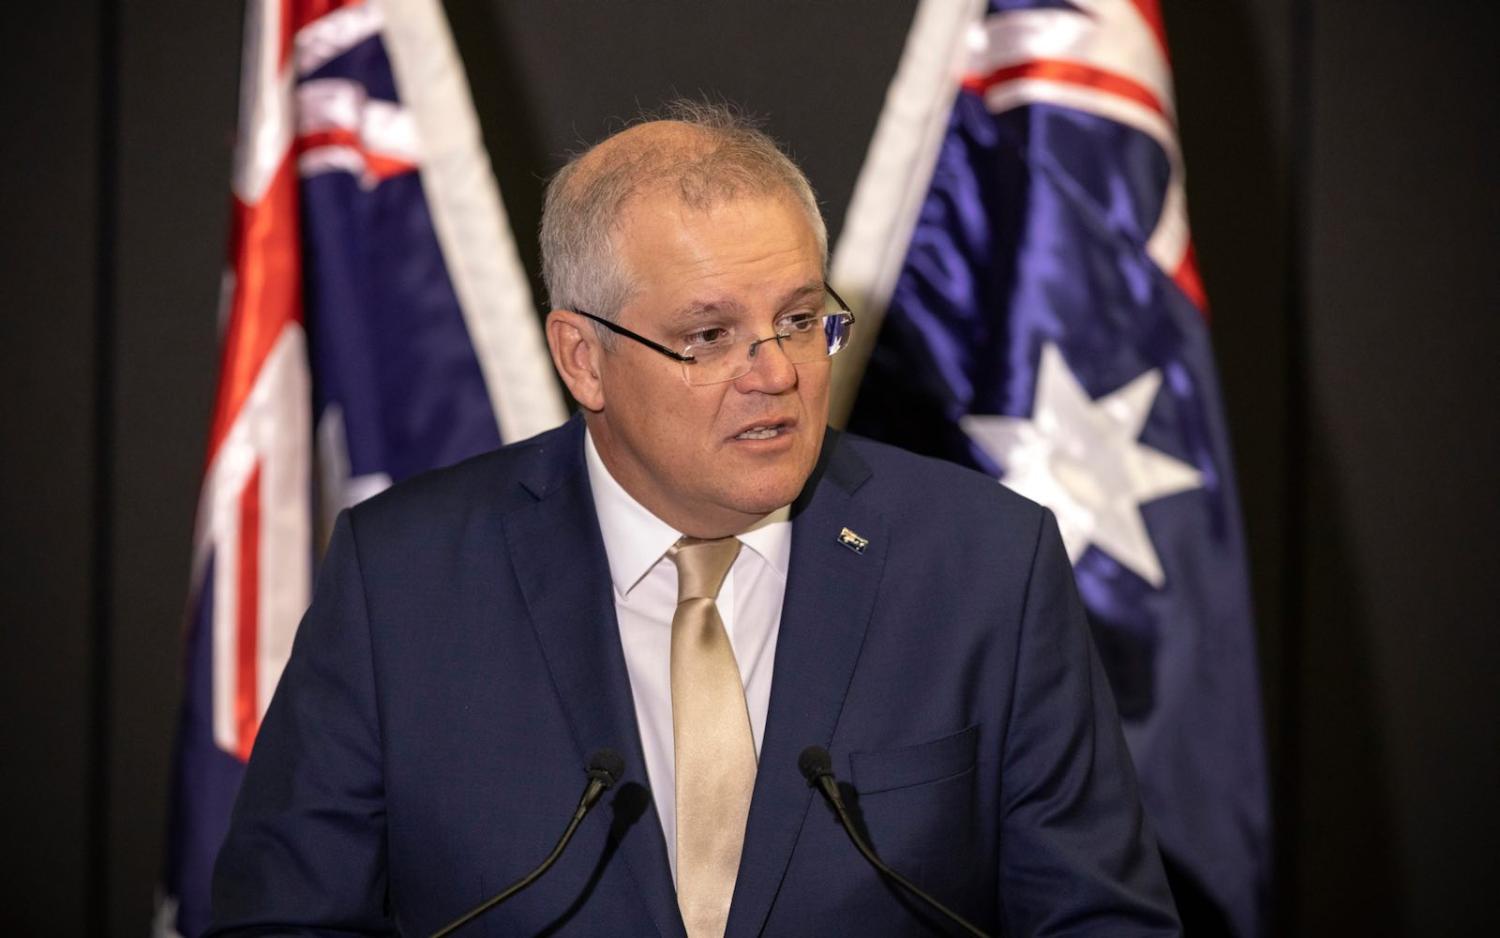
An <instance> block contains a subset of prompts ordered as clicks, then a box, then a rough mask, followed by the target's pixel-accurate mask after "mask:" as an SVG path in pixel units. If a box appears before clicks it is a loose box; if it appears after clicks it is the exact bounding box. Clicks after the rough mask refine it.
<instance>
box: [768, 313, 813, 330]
mask: <svg viewBox="0 0 1500 938" xmlns="http://www.w3.org/2000/svg"><path fill="white" fill-rule="evenodd" d="M817 324H818V314H817V313H793V314H791V315H790V316H783V317H782V318H781V321H780V322H778V323H777V324H776V331H777V332H782V333H793V332H807V331H808V330H809V329H812V328H814V327H815V326H817Z"/></svg>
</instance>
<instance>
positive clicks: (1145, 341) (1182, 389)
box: [849, 2, 1270, 938]
mask: <svg viewBox="0 0 1500 938" xmlns="http://www.w3.org/2000/svg"><path fill="white" fill-rule="evenodd" d="M1124 7H1130V9H1125V10H1123V11H1122V10H1119V9H1113V8H1124ZM1143 11H1144V12H1145V13H1148V14H1149V13H1154V12H1155V5H1154V4H1153V3H1124V2H1120V3H1115V4H1110V3H1078V4H1067V3H1035V2H1031V3H1026V2H992V3H991V4H990V15H989V17H988V18H987V21H986V24H985V26H986V30H987V35H988V41H989V43H990V46H991V48H992V49H995V50H996V51H995V52H994V54H993V55H992V57H991V59H990V60H989V61H988V62H985V63H983V64H981V65H979V66H977V67H976V68H975V69H974V70H973V71H972V72H971V74H970V75H969V76H968V77H967V78H966V80H965V83H964V87H963V90H962V91H961V92H960V93H959V95H958V97H957V100H956V103H955V105H954V108H953V111H952V115H951V118H950V120H949V122H948V127H947V132H946V136H945V138H944V140H943V142H942V144H941V149H940V151H939V155H938V158H937V164H936V168H935V171H934V173H933V177H932V180H931V185H930V189H929V190H928V193H927V196H926V199H925V201H924V202H923V204H922V207H921V210H920V215H919V217H918V220H917V223H916V228H915V231H914V234H913V236H912V239H911V243H910V247H909V249H908V253H907V255H906V259H905V263H904V266H903V268H902V270H901V272H900V275H899V277H898V279H897V281H896V284H895V287H894V291H893V294H892V296H891V299H890V302H889V305H888V311H887V314H886V318H885V321H884V324H883V326H882V331H881V333H880V336H879V339H878V341H877V344H876V347H875V349H874V351H873V353H872V356H871V359H870V362H869V365H868V368H867V371H866V373H865V377H864V380H863V382H862V384H861V385H860V391H859V396H858V398H857V402H856V404H855V408H854V411H853V413H852V415H851V417H850V421H849V426H850V428H851V429H853V430H855V431H857V432H860V433H863V434H866V435H869V436H873V437H875V438H877V439H883V440H887V441H889V442H892V443H895V444H898V445H901V446H904V447H907V448H909V449H913V450H916V451H919V452H924V453H927V454H930V455H934V456H938V457H942V458H946V459H950V460H953V461H955V462H959V463H962V464H965V465H968V466H971V467H974V468H976V469H979V470H981V471H983V472H986V473H989V474H991V475H993V476H995V477H996V478H997V479H1000V480H1001V481H1002V482H1004V483H1005V484H1008V485H1010V486H1012V487H1013V488H1016V489H1017V490H1018V491H1020V492H1021V493H1022V494H1025V495H1028V496H1030V497H1032V498H1034V499H1036V500H1038V501H1041V502H1042V503H1044V504H1046V505H1048V507H1050V508H1052V509H1053V511H1054V512H1055V513H1056V514H1057V516H1058V520H1059V524H1060V527H1061V528H1062V531H1063V534H1064V539H1065V541H1066V542H1067V545H1068V548H1069V554H1070V556H1071V557H1072V559H1073V561H1074V566H1075V572H1076V575H1077V579H1078V585H1079V589H1080V592H1081V593H1082V595H1083V598H1084V600H1085V603H1086V604H1087V607H1088V610H1089V615H1090V619H1091V624H1092V626H1093V630H1094V636H1095V640H1096V645H1097V646H1098V648H1099V651H1100V654H1101V657H1102V658H1103V660H1104V663H1105V666H1106V669H1107V671H1108V673H1109V676H1110V680H1111V683H1112V686H1113V688H1114V691H1115V695H1116V699H1117V702H1118V705H1119V710H1120V713H1121V717H1122V720H1123V723H1124V727H1125V733H1126V736H1127V739H1128V741H1129V743H1130V747H1131V751H1132V754H1133V756H1134V760H1135V763H1136V767H1137V771H1138V774H1139V776H1140V779H1141V782H1142V789H1143V796H1144V799H1145V802H1146V807H1147V811H1148V814H1149V816H1150V817H1151V819H1152V822H1153V824H1154V826H1155V828H1156V831H1157V834H1158V837H1159V839H1160V841H1161V845H1162V848H1163V853H1164V855H1165V858H1166V860H1167V862H1168V865H1169V869H1170V871H1171V872H1172V873H1173V874H1174V883H1175V884H1177V888H1178V889H1179V891H1180V890H1181V889H1182V884H1184V883H1185V882H1190V883H1191V885H1192V886H1193V887H1194V888H1196V889H1197V890H1198V891H1199V892H1200V893H1201V894H1202V895H1204V896H1206V897H1208V899H1209V900H1210V901H1211V902H1212V903H1213V904H1214V905H1215V906H1216V907H1217V910H1218V914H1219V915H1222V916H1223V919H1222V925H1223V927H1224V931H1225V933H1229V934H1236V935H1240V936H1245V938H1249V936H1256V935H1259V934H1261V933H1262V930H1263V928H1264V921H1263V917H1264V907H1265V901H1266V892H1267V880H1268V877H1269V862H1270V861H1269V819H1268V807H1267V783H1266V767H1265V760H1264V754H1263V748H1262V738H1261V724H1260V702H1259V685H1258V677H1257V664H1256V648H1255V642H1254V630H1253V622H1252V617H1251V604H1250V596H1249V589H1248V583H1247V569H1246V557H1245V550H1244V540H1243V534H1242V530H1241V521H1240V514H1239V508H1238V503H1237V496H1236V493H1235V481H1234V473H1233V468H1232V464H1231V459H1230V449H1229V441H1228V437H1227V433H1226V429H1225V423H1224V418H1223V411H1222V407H1221V403H1220V399H1219V390H1218V386H1217V380H1216V377H1215V369H1214V361H1213V354H1212V350H1211V348H1210V345H1209V335H1208V329H1207V324H1206V318H1205V311H1204V310H1203V309H1201V308H1200V307H1199V306H1198V305H1196V304H1195V302H1194V300H1195V299H1199V300H1200V302H1201V294H1198V289H1197V283H1196V276H1195V273H1194V270H1193V267H1192V255H1191V249H1190V246H1187V245H1186V244H1185V238H1184V239H1182V240H1180V241H1179V244H1178V248H1177V250H1176V253H1175V254H1172V253H1171V245H1170V243H1168V247H1167V250H1166V251H1165V252H1164V251H1163V249H1162V247H1161V244H1162V241H1163V240H1164V238H1163V232H1164V231H1166V229H1164V227H1163V219H1164V216H1165V215H1166V214H1167V213H1169V212H1171V211H1173V210H1174V209H1173V206H1172V205H1170V204H1169V203H1170V202H1171V200H1172V198H1173V196H1172V194H1171V189H1172V187H1173V186H1174V185H1180V173H1178V172H1177V171H1176V170H1175V166H1176V164H1175V162H1174V161H1175V160H1176V158H1177V157H1176V154H1175V152H1174V149H1175V141H1169V140H1165V138H1164V136H1163V134H1162V133H1153V132H1151V131H1152V129H1153V128H1158V127H1160V126H1170V125H1169V123H1168V120H1169V118H1170V101H1169V100H1162V99H1161V96H1160V95H1158V96H1156V97H1155V98H1153V96H1152V95H1151V94H1149V93H1148V91H1149V89H1148V87H1147V84H1146V83H1144V82H1133V81H1130V80H1128V77H1127V76H1122V75H1120V74H1119V73H1118V72H1117V71H1115V72H1111V71H1110V70H1108V69H1106V68H1102V67H1098V64H1097V63H1092V64H1090V63H1089V61H1088V57H1087V55H1084V54H1080V55H1079V56H1077V57H1074V58H1071V59H1070V58H1068V57H1067V56H1066V55H1064V54H1061V53H1059V44H1058V43H1057V42H1053V43H1052V44H1050V45H1048V44H1047V43H1046V42H1042V43H1041V45H1042V46H1043V47H1045V48H1044V49H1042V50H1041V51H1036V50H1033V51H1031V52H1028V50H1027V49H1026V48H1025V45H1026V43H1027V42H1033V41H1035V40H1034V39H1033V38H1032V37H1035V36H1036V35H1038V34H1039V33H1040V32H1042V31H1043V30H1041V29H1039V28H1037V27H1045V26H1047V25H1049V24H1056V23H1062V24H1064V25H1068V24H1069V23H1070V21H1069V19H1068V18H1069V17H1072V18H1088V19H1089V20H1090V23H1088V24H1086V25H1088V26H1090V27H1092V28H1094V29H1096V30H1097V29H1099V28H1102V27H1104V26H1108V25H1111V24H1110V17H1111V15H1113V14H1119V15H1120V16H1124V17H1127V18H1131V21H1132V22H1136V23H1141V22H1148V21H1149V17H1143V16H1140V15H1139V14H1141V13H1142V12H1143ZM1117 18H1118V17H1117ZM1155 22H1156V24H1157V25H1158V26H1159V15H1158V16H1157V17H1156V19H1155ZM1020 26H1026V27H1029V28H1027V29H1025V30H1018V29H1017V27H1020ZM1077 26H1078V24H1077V23H1072V24H1071V28H1074V29H1076V28H1077ZM1106 38H1107V37H1106ZM1097 45H1098V43H1096V47H1097ZM1063 51H1064V52H1066V51H1067V50H1066V49H1064V50H1063ZM1163 53H1164V50H1163ZM978 58H979V59H980V60H983V55H982V54H981V55H980V56H978ZM1122 102H1123V103H1122ZM1096 104H1097V106H1094V105H1096ZM1153 105H1154V108H1153ZM1122 115H1124V116H1125V120H1124V121H1123V122H1122V120H1121V119H1120V118H1121V116H1122ZM1130 115H1138V116H1139V117H1140V120H1133V119H1131V117H1130ZM1143 128H1144V129H1143ZM1164 143H1165V145H1164ZM1183 221H1184V223H1183V225H1182V234H1183V235H1184V236H1185V219H1184V220H1183ZM1171 233H1172V232H1170V231H1166V234H1167V235H1170V234H1171ZM1165 240H1167V241H1168V242H1170V238H1166V239H1165ZM1164 253H1166V255H1167V256H1169V257H1175V258H1176V259H1177V261H1178V263H1176V264H1174V265H1173V269H1170V270H1169V269H1166V268H1164V266H1163V263H1162V258H1163V254H1164ZM1194 294H1198V296H1196V297H1195V296H1194Z"/></svg>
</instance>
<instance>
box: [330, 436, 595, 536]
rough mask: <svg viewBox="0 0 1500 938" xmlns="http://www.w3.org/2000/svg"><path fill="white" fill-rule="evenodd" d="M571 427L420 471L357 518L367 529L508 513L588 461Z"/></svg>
mask: <svg viewBox="0 0 1500 938" xmlns="http://www.w3.org/2000/svg"><path fill="white" fill-rule="evenodd" d="M571 430H573V427H572V425H571V423H569V424H564V425H563V426H562V427H559V428H558V429H555V430H549V431H547V432H545V433H541V434H538V435H537V436H533V437H529V438H528V439H525V440H520V441H518V442H516V443H511V444H509V445H506V446H502V447H500V448H499V449H495V450H491V451H489V452H487V453H481V454H479V455H477V456H472V457H470V458H468V459H465V460H462V461H461V462H458V463H455V464H453V465H451V466H446V467H444V468H441V469H433V470H429V471H427V472H423V473H420V474H418V475H415V476H413V477H412V478H410V479H406V480H404V481H402V482H398V483H396V484H395V485H393V486H391V487H390V488H388V489H386V490H385V491H384V492H381V493H380V494H379V495H376V496H374V497H373V498H370V499H367V500H366V501H363V502H361V503H360V504H358V505H356V506H355V507H354V508H352V509H350V515H351V519H352V521H353V522H354V523H355V524H356V525H357V526H359V527H361V528H364V529H370V528H376V529H380V528H385V527H387V526H390V525H396V526H398V527H403V528H404V527H407V526H408V525H410V524H412V523H414V522H416V521H419V520H421V519H426V520H427V521H430V522H441V521H443V520H445V519H452V518H454V517H455V516H464V515H467V514H469V513H472V512H473V511H475V510H478V509H481V508H482V509H484V510H487V511H500V512H502V513H503V512H505V511H508V510H509V509H511V508H513V507H516V506H519V505H522V504H528V503H530V502H531V501H533V500H534V497H533V495H532V494H530V493H529V489H528V486H531V487H535V486H537V485H540V484H542V483H541V482H540V481H538V480H550V481H551V482H552V483H555V481H556V478H560V476H558V472H559V471H566V467H568V466H570V465H574V464H576V465H577V466H579V467H581V466H582V463H583V460H582V449H581V441H582V438H581V436H577V435H576V434H575V433H572V432H570V431H571ZM575 437H576V438H575ZM570 446H574V447H577V448H578V454H577V456H578V458H577V459H576V460H570V459H569V458H567V454H568V453H569V452H570V451H569V447H570ZM559 467H564V468H563V469H561V470H559Z"/></svg>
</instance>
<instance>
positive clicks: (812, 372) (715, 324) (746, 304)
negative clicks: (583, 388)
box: [589, 197, 830, 537]
mask: <svg viewBox="0 0 1500 938" xmlns="http://www.w3.org/2000/svg"><path fill="white" fill-rule="evenodd" d="M615 243H616V244H617V245H618V246H619V251H620V254H621V258H622V260H623V261H624V262H625V268H626V270H627V272H628V273H629V275H630V276H631V277H632V282H633V286H634V287H635V292H634V293H633V294H632V297H631V299H630V301H629V303H627V304H626V306H625V307H624V308H623V309H622V310H621V311H620V316H619V323H620V325H622V326H624V327H626V328H627V329H631V330H633V331H635V332H637V333H639V334H641V335H643V336H646V337H647V338H650V339H653V340H655V341H657V342H660V343H661V344H663V345H665V346H667V347H668V348H671V349H681V348H683V347H684V346H686V345H687V344H688V343H689V342H690V341H692V339H693V337H694V335H695V334H696V333H700V332H701V330H703V329H706V328H727V327H732V328H734V329H735V330H736V332H737V333H739V334H746V335H754V336H755V337H757V338H762V337H765V336H769V335H771V334H772V333H773V332H775V324H776V322H777V321H778V320H779V319H781V318H782V317H783V316H786V315H788V314H789V313H795V312H798V311H802V310H808V309H820V308H821V307H822V304H823V302H824V291H823V263H822V255H821V252H820V251H819V248H818V244H817V240H816V238H815V237H814V235H813V231H812V228H811V227H810V226H809V225H808V223H807V220H806V216H805V215H804V214H803V213H802V211H801V210H800V209H799V208H798V207H797V206H796V205H795V204H794V203H792V202H791V201H790V200H789V199H787V198H750V199H739V200H736V201H732V202H728V203H726V204H723V205H720V206H718V207H716V208H712V209H709V210H707V211H698V210H694V209H689V208H683V207H682V206H681V205H679V204H677V203H676V201H675V200H674V199H671V198H655V199H653V198H650V197H641V198H639V199H637V200H635V201H634V202H633V203H632V204H630V205H629V206H627V208H626V211H625V214H624V218H623V224H622V226H621V228H620V230H619V231H618V232H617V235H616V242H615ZM597 361H598V368H599V378H600V386H601V391H602V397H603V405H602V407H601V408H600V409H599V410H598V411H597V412H595V413H591V414H590V415H589V420H590V423H589V425H590V429H591V432H592V433H593V436H594V440H595V444H596V445H597V446H598V447H599V452H600V455H601V456H602V457H603V459H604V462H605V464H606V465H607V466H608V467H609V469H610V472H611V473H612V474H613V475H614V476H615V478H616V479H617V480H618V481H619V482H620V484H621V485H623V486H624V487H625V489H626V491H628V492H630V494H631V495H633V496H634V497H635V498H636V499H637V500H638V501H640V502H641V503H642V504H643V505H645V506H646V507H647V508H649V509H650V510H651V511H652V512H653V513H655V514H656V515H657V516H658V517H660V518H661V519H662V520H664V521H666V522H667V523H668V524H670V525H672V526H673V527H675V528H677V529H678V530H680V531H683V532H684V533H686V534H691V535H694V536H698V537H721V536H724V535H728V534H733V533H739V532H741V531H743V530H745V529H746V528H748V527H749V526H750V525H751V524H752V523H753V522H754V521H755V520H756V519H758V518H760V517H761V516H763V515H765V514H767V513H768V512H771V511H774V510H776V509H777V508H780V507H781V506H783V505H786V504H788V503H790V502H791V501H792V500H793V499H795V498H796V497H797V494H798V493H799V492H800V491H801V490H802V486H803V484H804V483H805V482H806V481H807V477H808V476H809V474H811V472H812V469H813V465H814V464H815V463H816V462H817V459H818V452H819V449H820V448H821V446H822V443H823V432H824V429H825V425H826V423H827V419H828V379H829V368H830V365H829V362H828V360H827V359H824V360H821V361H817V362H813V363H809V364H802V365H793V364H791V363H790V362H789V361H787V358H786V356H785V354H783V352H782V351H781V349H780V348H779V347H778V346H777V344H776V343H775V342H767V343H764V344H763V345H761V346H760V347H759V348H758V350H757V353H756V355H755V358H754V359H753V364H752V367H751V369H750V372H749V373H748V374H746V375H744V376H743V377H741V378H738V379H736V380H734V381H729V382H725V383H722V384H713V385H707V386H690V385H688V384H687V383H686V381H685V380H684V377H683V366H682V365H681V364H679V363H677V362H674V361H672V360H671V359H668V358H666V357H665V356H663V355H660V354H658V353H657V352H654V351H652V350H651V349H648V348H646V347H644V346H642V345H640V344H639V343H636V342H632V341H630V340H628V339H623V338H622V339H618V340H617V341H616V342H615V343H614V347H613V348H612V349H609V350H606V351H603V352H601V353H600V354H599V356H598V358H597ZM687 367H692V366H691V365H689V366H687Z"/></svg>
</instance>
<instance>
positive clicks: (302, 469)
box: [155, 0, 564, 936]
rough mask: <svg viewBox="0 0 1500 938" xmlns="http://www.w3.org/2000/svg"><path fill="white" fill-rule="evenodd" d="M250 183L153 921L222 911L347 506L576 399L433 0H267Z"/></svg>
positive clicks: (203, 497) (246, 151)
mask: <svg viewBox="0 0 1500 938" xmlns="http://www.w3.org/2000/svg"><path fill="white" fill-rule="evenodd" d="M232 189H233V221H232V229H231V233H230V251H229V254H230V258H229V265H228V270H227V271H226V273H225V288H224V308H223V310H222V311H221V326H222V329H223V339H222V353H221V355H222V357H221V363H220V375H219V387H218V392H217V396H216V399H215V405H214V410H213V416H212V421H211V426H210V432H209V447H208V457H207V464H206V466H205V471H204V481H203V487H202V490H201V494H200V499H199V508H198V517H197V524H196V530H195V536H194V555H193V564H192V579H191V585H190V593H189V602H188V622H187V628H186V632H185V638H184V641H185V655H184V669H185V677H184V699H183V705H182V716H181V722H180V726H179V729H178V738H177V751H176V757H175V767H174V773H173V792H172V806H171V811H170V816H171V830H170V832H169V843H168V858H167V871H166V882H165V888H164V895H163V897H162V901H161V902H160V904H159V907H158V913H157V918H156V923H155V933H156V934H157V935H186V936H194V935H198V934H200V933H202V932H203V931H204V929H205V928H206V927H207V925H208V915H209V880H210V877H211V875H212V871H213V862H214V858H215V856H216V854H217V853H218V848H219V844H220V842H221V841H222V840H223V836H224V833H225V830H226V829H227V827H228V821H229V813H230V809H231V807H232V805H233V803H234V798H235V794H236V792H237V790H238V788H239V783H240V779H241V776H242V774H243V771H244V766H245V761H246V760H247V759H248V758H249V755H250V750H251V747H252V746H253V745H254V742H255V735H256V731H257V729H258V728H259V726H260V719H261V716H262V715H263V714H264V713H265V709H266V707H267V705H268V704H269V703H270V698H271V694H272V692H273V691H274V690H275V687H276V682H277V680H278V679H279V677H280V676H281V671H282V669H283V667H284V666H285V663H286V659H287V655H288V654H289V652H290V650H291V644H292V638H293V635H294V633H295V631H296V627H297V623H298V621H299V620H300V619H301V616H302V613H303V611H304V610H305V609H306V607H307V604H308V602H309V600H310V599H311V589H312V576H313V567H314V565H315V562H316V557H317V554H318V547H319V545H320V543H321V540H322V536H323V534H324V533H325V532H327V531H328V530H330V528H331V520H332V518H333V516H334V515H335V514H336V513H337V512H338V511H339V510H340V509H342V508H344V507H346V506H348V505H350V504H353V503H354V502H357V501H359V500H360V499H362V498H365V497H368V496H369V495H372V494H375V493H376V492H378V491H380V490H381V489H383V488H385V487H386V486H388V485H390V484H391V483H392V482H394V481H399V480H401V479H403V478H406V477H408V476H411V475H413V474H415V473H417V472H421V471H423V470H425V469H430V468H433V467H436V466H440V465H445V464H448V463H451V462H454V461H456V460H459V459H462V458H464V457H466V456H470V455H473V454H476V453H479V452H482V451H484V450H487V449H491V448H493V447H495V446H497V445H499V443H500V442H501V440H502V439H521V438H523V437H526V436H530V435H532V434H533V433H536V432H539V431H540V430H543V429H546V428H547V427H550V426H553V425H555V424H557V423H560V422H561V421H562V419H563V417H564V407H563V404H562V399H561V396H560V394H559V392H558V390H557V386H556V384H555V381H554V379H553V378H552V373H551V368H550V366H549V364H548V362H547V357H546V355H545V353H544V350H543V346H542V342H541V335H540V329H539V326H538V323H537V320H536V316H535V312H534V310H533V308H532V304H531V295H530V289H529V287H528V285H527V280H526V278H525V276H524V275H523V273H522V272H521V267H520V264H519V261H518V259H517V257H516V252H515V246H514V243H513V242H512V241H511V240H510V235H509V231H508V228H507V227H506V223H505V220H504V215H503V211H502V209H501V207H500V201H499V194H498V191H497V190H496V188H495V183H494V178H493V175H492V174H491V172H490V168H489V164H488V161H487V158H486V157H485V155H484V150H483V147H482V145H481V142H480V136H479V130H478V126H477V122H476V120H475V117H474V113H473V107H472V104H471V102H470V100H469V96H468V89H467V83H466V81H465V80H464V77H463V71H462V68H461V66H460V64H459V62H458V60H457V58H456V56H455V53H454V50H453V43H452V37H451V36H450V35H449V33H448V29H447V24H446V22H445V21H444V19H443V15H442V11H441V7H440V6H439V4H438V2H437V0H250V2H249V3H248V5H247V10H246V20H245V45H244V59H243V66H242V79H241V95H240V127H239V139H238V143H237V146H236V152H235V169H234V178H233V181H232Z"/></svg>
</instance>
